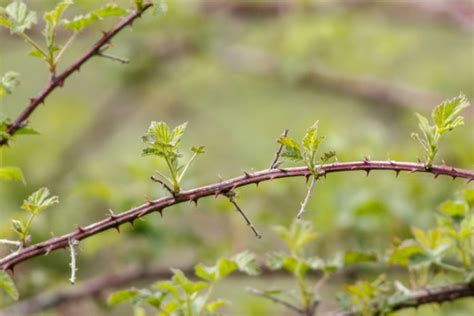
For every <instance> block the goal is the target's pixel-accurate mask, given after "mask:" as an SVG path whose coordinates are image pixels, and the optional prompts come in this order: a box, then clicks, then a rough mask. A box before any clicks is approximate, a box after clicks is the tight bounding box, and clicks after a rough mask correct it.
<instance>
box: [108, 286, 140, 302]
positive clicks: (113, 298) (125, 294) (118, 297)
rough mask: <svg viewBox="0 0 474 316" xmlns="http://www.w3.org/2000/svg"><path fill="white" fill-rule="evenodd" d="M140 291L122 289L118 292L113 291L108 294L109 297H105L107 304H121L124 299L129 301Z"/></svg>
mask: <svg viewBox="0 0 474 316" xmlns="http://www.w3.org/2000/svg"><path fill="white" fill-rule="evenodd" d="M138 294H140V292H139V291H138V290H133V289H132V290H122V291H118V292H114V293H112V294H110V296H109V298H108V299H107V304H108V305H117V304H121V303H123V302H126V301H130V300H132V299H134V298H135V297H136V296H138Z"/></svg>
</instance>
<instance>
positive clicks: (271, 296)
mask: <svg viewBox="0 0 474 316" xmlns="http://www.w3.org/2000/svg"><path fill="white" fill-rule="evenodd" d="M247 291H248V292H250V293H252V294H254V295H258V296H260V297H263V298H266V299H268V300H270V301H272V302H275V303H277V304H280V305H283V306H285V307H287V308H289V309H291V310H293V311H295V312H297V313H298V314H301V315H304V314H306V313H305V311H304V310H302V309H301V308H299V307H297V306H295V305H293V304H291V303H289V302H287V301H284V300H281V299H279V298H277V297H275V296H273V295H270V294H267V293H265V292H264V291H260V290H257V289H253V288H247Z"/></svg>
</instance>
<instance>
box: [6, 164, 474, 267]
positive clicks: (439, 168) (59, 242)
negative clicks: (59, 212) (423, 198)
mask: <svg viewBox="0 0 474 316" xmlns="http://www.w3.org/2000/svg"><path fill="white" fill-rule="evenodd" d="M319 168H320V170H321V172H324V173H325V174H326V175H327V174H328V173H334V172H345V171H357V170H359V171H365V172H370V171H371V170H391V171H394V172H395V173H396V175H398V174H399V173H400V172H401V171H407V172H410V173H416V172H421V173H431V174H433V175H434V177H435V178H436V177H438V176H440V175H446V176H451V177H453V179H454V178H463V179H466V180H467V181H468V182H470V181H473V180H474V171H473V170H467V169H460V168H454V167H451V166H447V165H436V166H432V167H431V168H426V167H425V165H424V164H423V163H414V162H396V161H375V160H374V161H370V160H363V161H353V162H337V163H332V164H326V165H323V166H320V167H319ZM310 175H311V171H310V170H309V169H308V168H307V167H295V168H281V169H273V170H268V169H267V170H262V171H258V172H253V173H246V174H244V175H242V176H240V177H237V178H233V179H229V180H226V181H219V182H218V183H215V184H211V185H207V186H203V187H199V188H196V189H192V190H188V191H183V192H180V193H178V194H176V196H175V197H171V196H167V197H163V198H160V199H158V200H154V201H148V202H146V203H144V204H142V205H140V206H137V207H135V208H132V209H130V210H128V211H125V212H123V213H120V214H117V215H114V214H111V215H110V216H108V217H107V218H105V219H103V220H101V221H98V222H96V223H93V224H91V225H88V226H86V227H81V226H78V227H77V229H76V230H75V231H73V232H71V233H68V234H65V235H62V236H60V237H54V238H51V239H49V240H46V241H43V242H41V243H37V244H34V245H31V246H29V247H25V248H22V249H21V250H19V251H17V252H15V253H12V254H10V255H8V256H6V257H4V258H2V259H1V260H0V267H1V268H2V269H3V270H7V269H11V270H13V268H14V266H15V265H16V264H18V263H20V262H23V261H26V260H28V259H30V258H33V257H37V256H40V255H43V254H47V253H50V252H52V251H55V250H57V249H60V248H67V247H68V246H69V244H68V241H69V240H70V239H74V240H78V241H79V240H82V239H86V238H88V237H91V236H94V235H96V234H99V233H101V232H103V231H105V230H109V229H111V228H118V227H119V226H120V225H122V224H124V223H127V222H130V223H133V221H135V220H136V219H138V218H140V217H142V216H144V215H146V214H150V213H152V212H160V213H161V212H163V209H165V208H167V207H169V206H171V205H175V204H180V203H183V202H186V201H189V202H196V203H197V201H198V200H199V199H200V198H203V197H207V196H213V195H214V196H218V195H220V194H224V193H225V192H228V191H229V190H234V189H236V188H238V187H242V186H247V185H250V184H258V183H260V182H262V181H271V180H274V179H278V178H287V177H306V176H310Z"/></svg>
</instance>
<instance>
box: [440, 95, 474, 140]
mask: <svg viewBox="0 0 474 316" xmlns="http://www.w3.org/2000/svg"><path fill="white" fill-rule="evenodd" d="M469 105H470V103H469V101H468V100H467V99H466V96H465V95H463V94H460V95H459V96H457V97H455V98H452V99H450V100H446V101H444V102H443V103H441V104H440V105H438V106H437V107H436V108H435V109H434V110H433V113H432V116H433V121H434V122H435V124H436V126H437V127H438V131H439V133H440V134H443V133H445V132H447V131H450V130H452V129H453V128H455V127H456V126H459V125H463V124H464V118H463V117H462V116H460V115H458V114H459V113H460V112H461V111H462V110H463V109H465V108H467V107H468V106H469Z"/></svg>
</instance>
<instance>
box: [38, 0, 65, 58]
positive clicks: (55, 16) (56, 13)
mask: <svg viewBox="0 0 474 316" xmlns="http://www.w3.org/2000/svg"><path fill="white" fill-rule="evenodd" d="M71 4H73V1H72V0H63V1H61V2H59V3H58V4H57V5H56V7H55V8H54V10H52V11H49V12H46V13H45V14H44V16H43V18H44V20H45V22H46V26H45V29H44V35H45V37H46V44H47V46H48V50H49V52H50V53H53V50H56V49H57V48H56V47H55V46H56V45H55V36H56V27H57V25H58V24H59V23H60V21H59V19H60V18H61V16H62V15H63V13H64V11H66V9H67V8H68V7H69V6H70V5H71ZM36 54H37V53H35V55H36ZM30 56H31V53H30ZM34 57H37V56H34Z"/></svg>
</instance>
